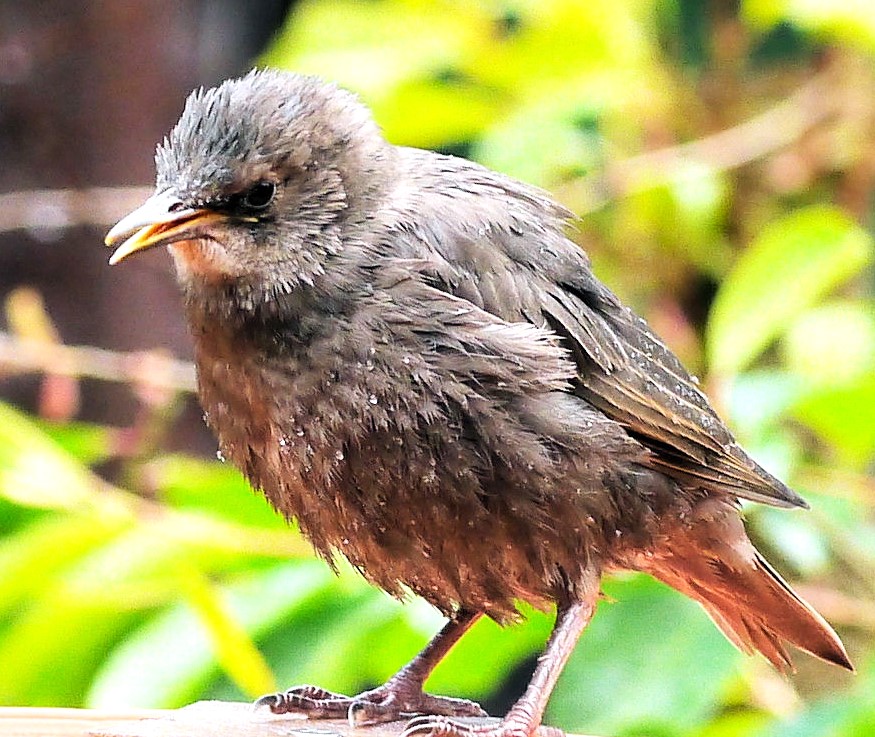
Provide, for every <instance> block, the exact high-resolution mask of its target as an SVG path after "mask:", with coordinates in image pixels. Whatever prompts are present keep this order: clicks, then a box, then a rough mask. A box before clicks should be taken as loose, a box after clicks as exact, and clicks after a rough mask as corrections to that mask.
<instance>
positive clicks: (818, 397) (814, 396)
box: [793, 377, 875, 471]
mask: <svg viewBox="0 0 875 737" xmlns="http://www.w3.org/2000/svg"><path fill="white" fill-rule="evenodd" d="M793 416H794V417H795V418H796V419H798V420H799V421H800V422H802V423H803V424H805V425H807V426H808V427H810V428H811V429H812V430H814V431H815V432H816V433H817V434H818V435H819V436H820V437H821V438H822V439H823V440H825V441H826V442H828V443H829V444H830V445H831V446H832V447H833V449H834V450H835V451H836V454H837V456H838V458H839V460H840V461H841V463H842V464H844V465H847V466H850V467H852V468H855V469H858V470H860V471H863V470H865V469H866V468H867V466H868V465H869V464H870V463H871V462H872V459H873V458H875V379H873V378H872V377H866V378H865V379H864V380H863V381H860V382H858V383H856V384H852V385H850V386H840V387H825V388H822V389H818V390H816V391H812V392H810V393H809V394H807V395H806V396H805V397H804V398H803V399H801V400H800V401H799V402H798V403H797V404H796V405H795V407H794V408H793Z"/></svg>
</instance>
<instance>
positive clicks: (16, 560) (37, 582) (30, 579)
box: [0, 515, 131, 615]
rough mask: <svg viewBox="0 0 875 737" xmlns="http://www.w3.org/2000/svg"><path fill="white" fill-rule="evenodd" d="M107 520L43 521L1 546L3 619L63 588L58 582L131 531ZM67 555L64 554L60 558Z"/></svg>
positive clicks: (117, 520) (121, 521) (112, 519)
mask: <svg viewBox="0 0 875 737" xmlns="http://www.w3.org/2000/svg"><path fill="white" fill-rule="evenodd" d="M130 525H131V520H130V519H129V518H121V517H107V516H96V515H87V516H63V517H54V516H53V517H47V518H44V519H39V520H36V521H35V522H33V523H32V524H30V525H28V526H26V527H24V528H23V529H21V530H18V531H17V532H15V533H14V534H12V535H9V536H7V537H4V538H3V539H2V541H0V614H2V615H7V614H8V613H9V612H10V611H12V612H15V611H16V610H17V609H18V608H19V607H21V606H23V605H25V603H26V602H27V601H28V600H29V599H34V598H37V597H39V596H41V595H43V594H44V592H46V591H51V590H52V589H54V588H57V587H59V586H60V584H59V581H58V579H59V577H60V576H61V575H63V574H64V573H65V572H66V571H67V570H69V569H70V568H72V567H74V566H75V565H77V564H79V563H80V562H81V560H82V559H83V558H84V557H85V556H87V555H89V554H90V553H92V552H93V551H94V550H96V549H99V548H100V547H101V546H103V545H106V544H108V543H109V542H110V541H111V540H113V539H114V538H116V537H117V536H118V535H119V534H120V533H122V532H123V531H125V530H127V529H129V528H130ZM60 552H63V554H62V555H61V554H59V553H60Z"/></svg>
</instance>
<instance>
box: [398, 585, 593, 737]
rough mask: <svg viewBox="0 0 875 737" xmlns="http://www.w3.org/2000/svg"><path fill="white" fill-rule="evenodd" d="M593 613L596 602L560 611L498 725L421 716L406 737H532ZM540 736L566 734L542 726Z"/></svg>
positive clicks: (408, 729) (582, 603)
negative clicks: (531, 670)
mask: <svg viewBox="0 0 875 737" xmlns="http://www.w3.org/2000/svg"><path fill="white" fill-rule="evenodd" d="M593 610H594V604H593V602H592V601H575V602H573V603H571V604H569V605H566V606H564V607H562V608H560V610H559V612H558V613H557V615H556V626H555V627H554V628H553V633H552V634H551V635H550V639H549V640H548V642H547V647H546V649H545V650H544V654H543V655H542V656H541V657H540V658H539V659H538V667H537V668H535V673H534V675H533V676H532V680H531V681H529V685H528V687H527V688H526V691H525V693H524V694H523V695H522V696H521V697H520V699H519V701H517V702H516V703H515V704H514V705H513V706H512V707H511V710H510V711H509V712H508V713H507V716H505V717H504V719H502V720H501V721H500V722H498V723H497V724H485V725H481V724H467V723H465V722H460V721H457V720H455V719H452V718H450V717H447V716H432V715H427V716H419V717H416V718H414V719H412V720H411V721H410V722H409V723H408V724H407V727H406V728H405V730H404V732H403V733H402V737H530V736H531V735H533V734H534V733H535V731H536V730H537V729H538V727H539V726H540V724H541V717H542V716H543V715H544V709H545V708H546V706H547V700H548V699H549V698H550V694H551V692H552V691H553V687H554V686H555V685H556V681H557V680H558V678H559V674H560V673H561V672H562V668H564V667H565V663H566V662H567V661H568V657H569V656H570V655H571V653H572V651H573V650H574V645H575V644H576V643H577V639H578V638H579V637H580V633H581V632H583V629H584V627H586V625H587V623H588V622H589V620H590V619H591V618H592V614H593ZM540 734H541V735H543V736H544V737H547V735H550V736H551V737H559V736H560V735H564V733H563V732H562V731H561V730H559V729H556V728H555V727H541V729H540Z"/></svg>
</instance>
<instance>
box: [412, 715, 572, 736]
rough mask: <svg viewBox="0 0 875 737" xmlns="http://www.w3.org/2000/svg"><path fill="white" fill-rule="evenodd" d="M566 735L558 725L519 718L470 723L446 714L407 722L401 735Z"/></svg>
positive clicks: (419, 717)
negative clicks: (527, 721)
mask: <svg viewBox="0 0 875 737" xmlns="http://www.w3.org/2000/svg"><path fill="white" fill-rule="evenodd" d="M535 734H537V735H538V737H565V733H564V732H563V731H562V730H561V729H557V728H556V727H539V726H535V727H534V728H531V725H529V724H528V723H525V722H523V721H520V720H518V719H505V720H504V721H496V722H492V723H488V724H469V723H467V722H463V721H461V720H458V719H452V718H450V717H445V716H435V715H431V714H429V715H423V716H418V717H414V718H413V719H411V720H410V721H409V722H407V724H406V726H405V727H404V731H403V732H402V733H401V735H400V737H533V735H535Z"/></svg>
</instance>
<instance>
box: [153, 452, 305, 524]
mask: <svg viewBox="0 0 875 737" xmlns="http://www.w3.org/2000/svg"><path fill="white" fill-rule="evenodd" d="M141 472H142V473H143V474H144V475H145V477H146V479H147V483H148V486H149V487H150V488H153V489H156V490H157V496H158V497H159V498H160V499H161V500H162V501H164V502H165V503H167V504H169V505H171V506H173V507H174V508H176V509H191V510H198V511H200V512H204V513H208V514H210V515H212V516H218V517H221V518H223V519H226V520H231V521H233V522H234V523H235V524H240V525H253V526H258V527H267V528H271V529H276V530H288V529H289V524H288V523H287V522H286V521H285V520H284V519H283V518H282V516H281V515H280V514H278V513H277V512H276V510H274V509H273V508H272V507H271V506H270V504H269V503H268V501H267V500H266V499H265V498H264V495H263V494H261V493H260V492H256V491H253V489H252V487H251V486H250V485H249V483H248V482H247V481H246V479H244V478H243V475H242V474H241V473H240V472H239V471H238V470H237V469H236V468H234V467H233V466H232V465H230V464H228V463H217V462H215V461H204V460H202V459H199V458H193V457H191V456H184V455H179V454H177V455H163V456H160V457H158V458H157V459H155V460H154V461H150V462H149V463H147V464H146V465H145V466H144V467H143V468H142V469H141Z"/></svg>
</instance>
